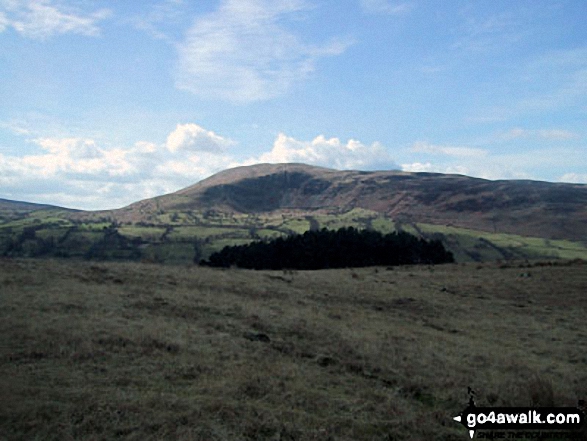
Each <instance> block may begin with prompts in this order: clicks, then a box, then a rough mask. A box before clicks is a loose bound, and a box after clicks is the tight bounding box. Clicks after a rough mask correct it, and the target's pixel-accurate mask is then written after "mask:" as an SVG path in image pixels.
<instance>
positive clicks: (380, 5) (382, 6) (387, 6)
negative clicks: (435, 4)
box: [361, 0, 414, 15]
mask: <svg viewBox="0 0 587 441" xmlns="http://www.w3.org/2000/svg"><path fill="white" fill-rule="evenodd" d="M361 7H362V8H363V11H365V12H367V13H369V14H381V13H383V14H389V15H398V14H405V13H407V12H410V11H411V10H412V9H413V8H414V4H413V3H410V2H392V1H389V0H361Z"/></svg>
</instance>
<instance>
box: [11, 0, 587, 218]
mask: <svg viewBox="0 0 587 441" xmlns="http://www.w3.org/2000/svg"><path fill="white" fill-rule="evenodd" d="M585 17H587V2H586V1H584V0H547V1H544V0H516V1H511V0H475V1H467V0H443V1H442V2H440V1H436V0H199V1H189V0H142V1H140V2H138V1H134V0H75V1H74V0H0V198H5V199H13V200H22V201H29V202H38V203H48V204H53V205H59V206H64V207H69V208H78V209H86V210H98V209H110V208H119V207H122V206H125V205H128V204H130V203H132V202H135V201H137V200H141V199H145V198H149V197H153V196H157V195H161V194H165V193H170V192H173V191H176V190H179V189H181V188H184V187H186V186H189V185H192V184H194V183H196V182H198V181H200V180H201V179H203V178H206V177H208V176H210V175H212V174H214V173H216V172H218V171H221V170H224V169H226V168H230V167H235V166H239V165H251V164H256V163H282V162H303V163H307V164H312V165H319V166H324V167H330V168H335V169H353V170H403V171H413V172H440V173H458V174H465V175H469V176H475V177H480V178H485V179H534V180H544V181H550V182H571V183H587V124H586V122H587V26H585Z"/></svg>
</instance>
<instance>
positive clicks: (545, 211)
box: [110, 164, 587, 241]
mask: <svg viewBox="0 0 587 441" xmlns="http://www.w3.org/2000/svg"><path fill="white" fill-rule="evenodd" d="M354 208H362V209H367V210H372V211H376V212H378V213H382V214H385V215H387V216H389V217H391V218H393V219H397V220H400V221H402V222H419V223H428V224H436V225H448V226H456V227H463V228H470V229H474V230H481V231H487V232H498V233H510V234H518V235H525V236H534V237H542V238H547V239H568V240H575V241H580V240H585V238H586V237H587V185H579V184H555V183H548V182H539V181H488V180H484V179H477V178H471V177H467V176H461V175H442V174H435V173H406V172H398V171H378V172H360V171H335V170H329V169H324V168H320V167H311V166H307V165H303V164H278V165H269V164H261V165H255V166H250V167H239V168H236V169H232V170H227V171H224V172H221V173H219V174H217V175H215V176H213V177H211V178H209V179H206V180H203V181H201V182H200V183H198V184H196V185H194V186H192V187H188V188H186V189H184V190H181V191H178V192H176V193H173V194H170V195H166V196H161V197H157V198H153V199H149V200H145V201H141V202H137V203H136V204H132V205H130V206H129V207H126V208H124V209H121V210H116V211H113V212H111V213H110V214H111V215H112V216H114V217H115V218H117V219H119V220H120V221H129V220H132V221H135V222H136V221H139V220H144V219H145V218H146V217H148V216H150V215H153V214H154V213H157V212H158V211H161V210H163V211H165V210H176V211H189V210H216V211H219V212H224V213H253V214H255V213H256V214H259V213H268V212H280V211H288V210H297V211H302V212H306V213H307V214H311V213H313V212H314V211H316V210H326V211H328V212H330V213H342V212H347V211H350V210H352V209H354Z"/></svg>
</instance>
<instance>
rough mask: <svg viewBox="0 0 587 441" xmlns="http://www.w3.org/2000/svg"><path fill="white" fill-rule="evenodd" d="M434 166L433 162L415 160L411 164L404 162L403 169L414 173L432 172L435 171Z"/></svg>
mask: <svg viewBox="0 0 587 441" xmlns="http://www.w3.org/2000/svg"><path fill="white" fill-rule="evenodd" d="M433 169H434V168H433V166H432V164H431V163H429V162H426V163H424V164H423V163H421V162H413V163H411V164H402V165H401V170H402V171H405V172H414V173H421V172H431V171H433Z"/></svg>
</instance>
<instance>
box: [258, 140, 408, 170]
mask: <svg viewBox="0 0 587 441" xmlns="http://www.w3.org/2000/svg"><path fill="white" fill-rule="evenodd" d="M256 162H269V163H284V162H303V163H306V164H312V165H319V166H323V167H331V168H335V169H340V170H345V169H346V170H348V169H361V170H373V169H396V168H397V165H396V163H395V162H394V160H393V158H392V157H391V155H390V154H389V153H388V152H387V150H386V149H385V147H383V145H381V144H380V143H378V142H374V143H373V144H371V145H366V144H363V143H362V142H360V141H357V140H354V139H350V140H348V141H347V142H346V143H344V142H342V141H341V140H340V139H338V138H330V139H327V138H325V137H324V136H322V135H321V136H318V137H316V138H314V139H313V140H312V141H298V140H296V139H294V138H292V137H288V136H286V135H284V134H283V133H281V134H279V136H278V137H277V138H276V139H275V142H274V143H273V148H272V149H271V151H269V152H267V153H264V154H262V155H261V156H259V157H258V158H255V159H251V160H249V161H248V163H256Z"/></svg>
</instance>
